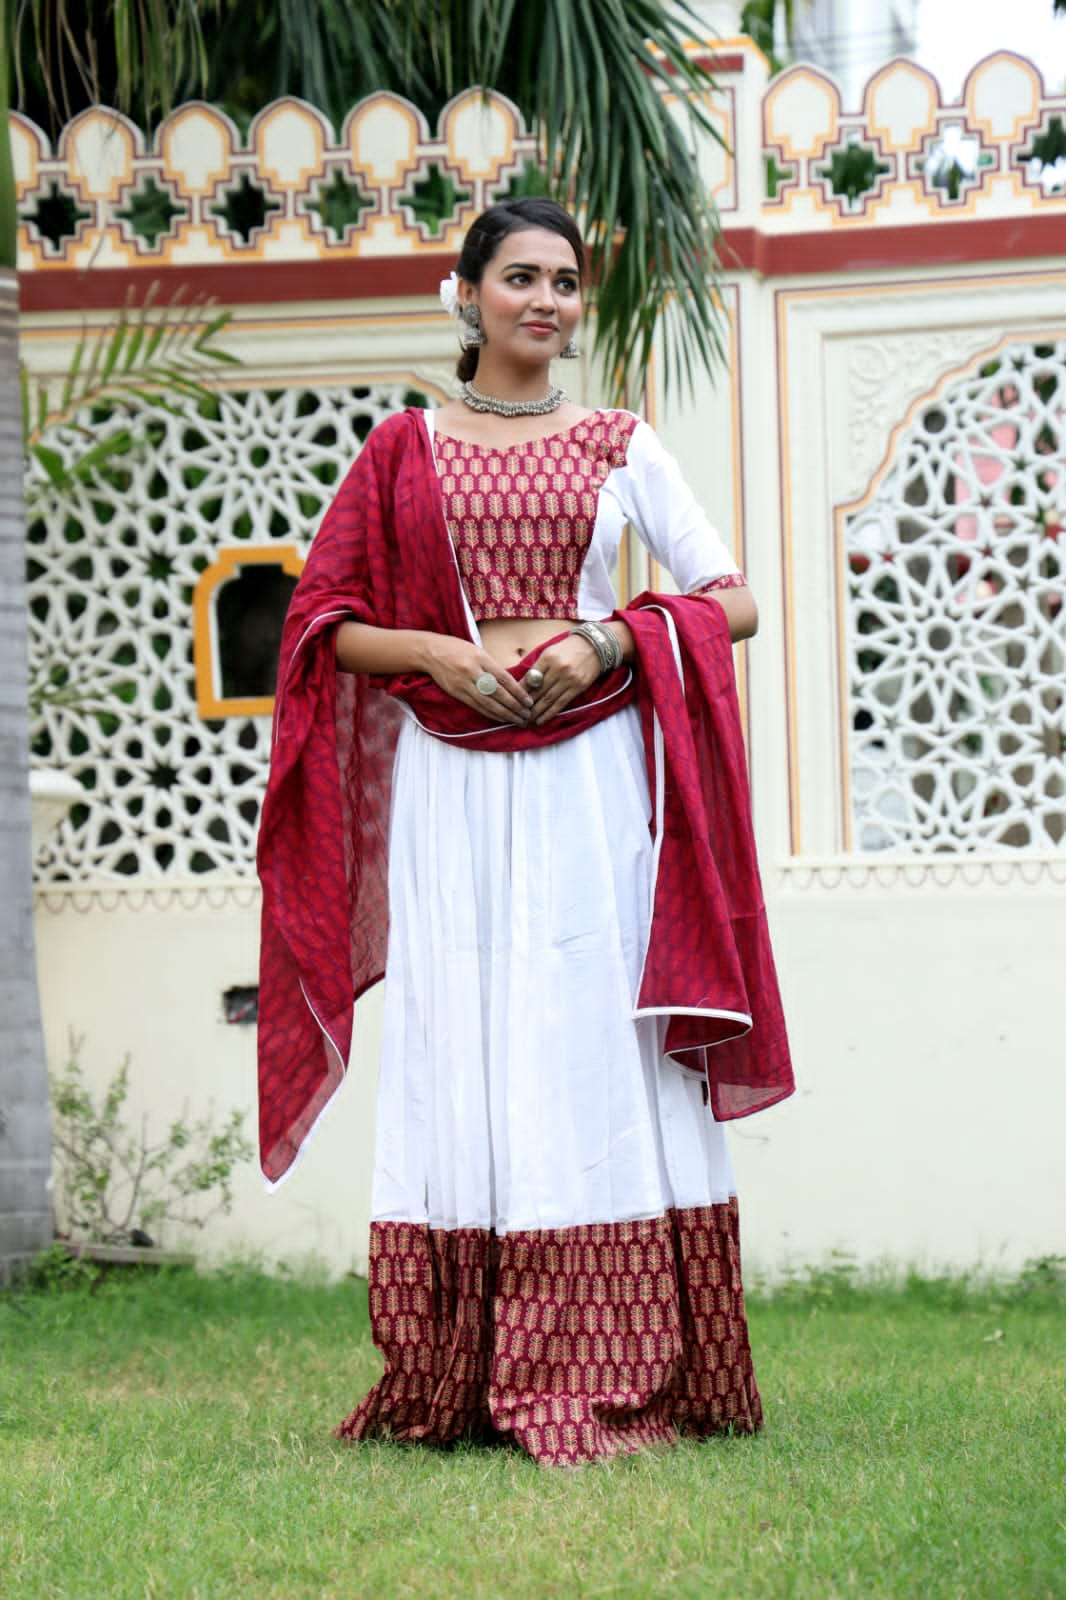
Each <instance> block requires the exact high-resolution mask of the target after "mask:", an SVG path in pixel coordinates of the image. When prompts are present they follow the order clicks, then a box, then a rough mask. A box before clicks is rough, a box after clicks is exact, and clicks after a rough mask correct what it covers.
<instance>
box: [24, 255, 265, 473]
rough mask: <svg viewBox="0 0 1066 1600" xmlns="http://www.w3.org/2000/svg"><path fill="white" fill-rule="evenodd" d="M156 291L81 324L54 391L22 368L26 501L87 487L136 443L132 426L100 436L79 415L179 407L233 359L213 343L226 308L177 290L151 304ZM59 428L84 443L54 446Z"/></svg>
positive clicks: (203, 391)
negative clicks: (32, 468) (32, 466)
mask: <svg viewBox="0 0 1066 1600" xmlns="http://www.w3.org/2000/svg"><path fill="white" fill-rule="evenodd" d="M156 288H157V285H155V284H153V285H151V287H150V288H149V290H148V292H147V294H146V295H145V297H144V300H143V301H142V303H141V304H140V305H139V306H135V305H133V304H132V302H127V304H126V306H125V307H124V308H123V310H122V311H121V312H120V313H119V316H118V319H117V321H116V322H114V323H113V324H111V325H109V326H107V327H102V328H86V329H85V331H84V332H83V334H82V336H81V339H80V340H79V341H78V344H77V345H76V347H75V350H74V354H73V357H72V358H71V363H70V367H69V369H68V371H67V373H66V376H65V378H64V380H63V383H62V387H61V388H60V390H59V393H58V395H57V394H56V393H55V390H54V385H52V384H51V383H49V381H48V380H47V379H46V378H42V377H40V376H37V375H36V374H33V373H30V372H28V371H27V369H26V368H25V367H23V369H22V401H23V403H22V417H23V446H24V449H25V453H26V456H27V458H28V459H30V460H33V461H35V462H36V463H37V465H38V467H39V468H40V469H41V475H38V476H36V477H33V478H31V479H30V480H29V481H28V483H27V490H26V493H27V501H28V502H29V503H33V502H34V501H36V500H39V499H40V498H41V497H42V495H44V494H49V493H51V494H63V493H67V492H69V491H70V490H71V489H73V488H75V487H77V486H84V485H87V484H90V483H91V482H92V480H93V479H94V477H96V476H97V474H98V473H99V472H100V470H101V468H102V467H104V466H105V465H106V464H107V463H109V462H110V461H112V460H113V459H114V458H115V457H116V456H120V455H126V454H128V453H129V451H131V450H132V449H134V448H135V446H136V443H137V433H136V431H135V429H134V428H133V426H132V425H131V426H128V427H124V426H119V427H117V428H114V429H112V430H111V431H110V432H108V433H105V434H103V435H101V434H100V433H99V430H98V429H95V428H93V427H92V426H90V424H89V423H88V422H87V421H85V420H83V418H84V417H85V415H86V413H89V412H91V411H92V410H93V409H94V408H95V407H99V406H102V405H112V406H116V405H117V406H120V407H122V408H123V409H124V410H125V411H127V412H129V411H134V412H143V411H145V410H146V409H148V408H155V409H162V410H170V411H179V410H180V409H181V407H182V405H183V404H185V403H188V402H189V401H197V400H203V399H207V398H209V397H210V395H211V388H210V379H211V376H212V374H213V372H214V371H215V370H216V369H217V367H218V366H219V365H221V364H229V363H233V362H235V360H236V357H234V356H232V355H231V354H230V353H229V352H228V351H226V350H223V349H221V348H220V347H219V346H218V344H217V342H216V341H217V339H218V335H219V334H220V333H221V332H222V331H223V330H224V329H225V327H226V326H227V324H228V322H229V320H230V314H229V312H226V311H216V310H215V309H214V306H215V302H214V301H213V300H208V299H205V298H203V297H195V298H193V299H190V300H188V301H186V300H185V299H184V297H183V295H182V293H181V291H180V290H179V291H178V293H177V294H176V295H174V297H173V298H172V299H171V300H170V302H169V303H167V304H164V305H162V306H160V307H158V308H157V307H156V305H155V298H156ZM63 429H66V430H68V431H69V432H70V433H73V434H75V435H80V436H81V439H82V441H83V447H82V448H81V449H78V450H75V451H74V452H73V454H72V453H71V451H70V449H69V448H67V449H60V448H58V433H59V431H60V430H63Z"/></svg>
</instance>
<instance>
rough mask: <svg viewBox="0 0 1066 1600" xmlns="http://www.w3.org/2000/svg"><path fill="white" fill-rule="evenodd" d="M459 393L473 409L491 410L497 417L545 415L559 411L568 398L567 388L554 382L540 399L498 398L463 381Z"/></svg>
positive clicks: (465, 403)
mask: <svg viewBox="0 0 1066 1600" xmlns="http://www.w3.org/2000/svg"><path fill="white" fill-rule="evenodd" d="M459 394H460V396H461V398H462V401H463V404H464V405H468V406H469V407H470V409H471V411H491V412H492V414H493V416H495V417H543V416H546V415H547V413H548V412H549V411H558V409H559V407H560V406H561V405H562V403H563V401H564V400H565V399H566V390H565V389H559V388H557V387H556V385H555V384H554V383H553V384H552V386H551V388H550V389H549V390H548V392H547V394H546V395H544V396H543V397H542V398H541V399H540V400H498V399H497V398H496V396H495V395H494V394H482V392H481V390H480V389H476V388H475V387H474V385H473V384H472V383H461V384H460V385H459Z"/></svg>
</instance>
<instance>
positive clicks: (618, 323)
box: [416, 0, 725, 396]
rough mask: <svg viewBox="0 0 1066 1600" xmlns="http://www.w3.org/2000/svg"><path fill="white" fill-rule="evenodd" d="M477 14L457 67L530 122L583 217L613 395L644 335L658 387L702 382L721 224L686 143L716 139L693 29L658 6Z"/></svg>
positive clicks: (630, 3)
mask: <svg viewBox="0 0 1066 1600" xmlns="http://www.w3.org/2000/svg"><path fill="white" fill-rule="evenodd" d="M416 3H417V0H416ZM482 9H483V12H484V13H485V14H486V16H485V23H486V25H485V27H484V32H483V34H482V40H483V41H484V43H483V44H482V45H481V58H480V60H476V61H472V62H470V63H466V64H464V65H467V66H468V67H469V68H474V69H477V68H480V71H479V72H478V73H477V77H476V80H475V81H481V82H488V83H492V84H494V85H495V86H496V87H499V88H502V89H503V90H504V92H505V93H508V94H509V95H510V96H511V97H512V98H513V99H514V100H515V101H516V103H517V104H518V105H519V106H520V107H521V108H522V109H523V110H524V111H525V112H526V114H527V115H529V116H531V117H532V119H533V121H534V123H535V125H536V126H537V128H538V129H539V131H540V134H541V138H542V140H543V143H544V146H545V149H546V151H547V152H548V154H549V159H550V162H551V169H552V170H551V177H552V181H553V184H554V187H555V191H556V193H557V194H558V195H559V197H560V198H561V199H563V200H564V201H565V202H566V203H568V204H569V205H571V206H572V207H573V208H574V209H575V210H576V211H578V212H579V213H580V214H581V215H582V216H583V217H584V218H585V219H586V225H587V227H588V230H589V233H590V239H591V244H592V253H593V277H594V280H595V282H596V284H597V285H598V287H597V289H596V295H595V300H596V313H597V317H596V342H597V350H598V352H599V354H600V356H601V358H602V360H603V363H604V367H605V370H606V372H607V374H608V378H609V381H610V382H611V383H612V386H613V388H614V390H615V392H616V394H617V395H618V396H623V395H625V394H627V393H628V394H632V393H633V392H634V390H635V389H636V388H639V385H640V384H641V382H642V381H643V377H644V374H645V372H646V370H647V367H648V362H649V360H650V358H651V352H652V348H653V344H654V343H655V341H656V335H657V330H660V332H661V348H662V352H663V363H664V381H665V383H666V384H667V386H668V387H670V388H673V387H676V386H677V385H680V386H681V387H682V388H685V387H687V386H690V385H691V383H692V382H693V380H694V378H695V376H696V373H697V371H698V369H699V368H703V369H705V370H706V371H708V372H710V373H714V372H715V371H716V369H717V368H718V366H719V365H720V362H721V359H722V353H723V347H724V324H725V317H724V312H723V310H722V304H721V299H720V297H719V295H718V294H717V292H716V290H717V284H718V280H719V267H718V260H717V254H716V243H717V240H718V238H719V234H720V225H719V221H718V215H717V210H716V208H715V205H714V202H713V199H712V197H711V196H710V195H709V194H708V193H707V192H706V190H705V187H704V184H703V182H702V180H701V177H700V173H699V169H698V165H697V161H696V157H695V153H694V145H695V140H696V139H697V138H701V139H706V138H712V139H715V140H717V141H718V142H721V140H720V134H719V132H718V129H717V126H716V125H715V123H714V122H713V121H712V119H711V118H710V116H709V115H708V112H707V106H706V96H707V94H708V93H709V91H710V89H711V88H712V87H713V80H712V78H711V76H710V74H709V73H708V72H707V71H706V69H705V68H703V67H702V66H700V65H698V64H697V63H696V62H695V61H694V60H693V59H692V58H691V56H689V55H688V54H687V53H686V51H685V46H684V40H685V36H686V33H687V34H692V33H698V31H699V27H700V24H699V21H698V18H696V17H695V15H694V14H693V13H692V12H691V11H689V9H688V8H687V6H684V5H682V4H675V5H668V6H664V5H662V4H659V3H657V0H580V3H576V0H575V3H571V0H545V3H544V4H543V6H542V7H541V8H534V7H531V6H516V5H515V4H514V0H496V4H495V5H493V4H492V3H491V0H482ZM490 12H495V16H494V18H493V19H492V22H493V23H494V25H491V24H489V22H488V15H487V14H488V13H490ZM671 99H672V100H673V106H672V105H671V104H670V100H671ZM668 308H669V315H666V314H665V313H666V312H667V310H668Z"/></svg>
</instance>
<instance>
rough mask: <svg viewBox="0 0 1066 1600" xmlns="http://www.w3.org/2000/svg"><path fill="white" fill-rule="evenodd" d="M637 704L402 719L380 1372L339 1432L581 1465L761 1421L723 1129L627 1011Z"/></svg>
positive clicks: (383, 1166)
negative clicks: (501, 719) (492, 1445)
mask: <svg viewBox="0 0 1066 1600" xmlns="http://www.w3.org/2000/svg"><path fill="white" fill-rule="evenodd" d="M650 816H651V802H650V796H649V791H648V781H647V774H646V768H645V761H644V751H643V744H642V739H641V730H640V719H639V713H638V711H637V709H636V707H629V708H627V709H625V710H623V711H621V712H618V713H616V714H615V715H614V716H612V717H610V718H608V719H607V720H606V721H604V722H601V723H599V724H597V725H596V726H595V727H594V728H592V729H591V730H589V731H588V732H586V733H583V734H580V735H578V736H577V737H575V738H573V739H570V740H566V741H564V742H563V743H560V744H557V745H552V746H549V747H547V748H545V749H542V750H536V751H525V752H518V753H512V754H506V753H485V752H479V751H471V750H467V749H464V748H462V744H461V742H457V743H448V742H445V741H443V740H440V739H437V738H435V737H433V736H432V735H429V734H427V733H426V732H424V731H423V730H422V729H421V728H420V727H419V726H418V725H417V724H416V723H415V722H414V721H413V720H408V721H407V722H406V723H405V725H404V727H403V730H402V732H401V735H400V740H399V746H398V749H397V754H396V766H395V775H394V784H393V802H392V820H391V830H390V847H389V910H390V928H389V947H388V961H387V969H386V978H385V1018H384V1035H383V1046H382V1062H381V1071H380V1079H379V1088H378V1110H377V1136H376V1155H375V1172H374V1190H373V1222H372V1227H371V1267H370V1283H371V1316H372V1322H373V1327H374V1336H375V1342H376V1343H377V1344H378V1345H379V1347H380V1348H381V1349H382V1351H383V1353H384V1355H385V1361H386V1370H385V1374H384V1376H383V1378H382V1380H381V1381H380V1383H378V1384H377V1385H376V1386H375V1388H374V1389H373V1390H372V1391H371V1393H370V1395H368V1396H367V1398H366V1399H365V1400H364V1401H363V1403H362V1404H361V1405H360V1407H359V1408H358V1409H357V1410H356V1411H355V1413H353V1415H352V1416H351V1417H350V1418H349V1419H348V1420H347V1422H346V1423H344V1424H342V1426H341V1428H340V1430H338V1431H339V1432H340V1433H341V1434H342V1435H343V1436H346V1437H350V1438H361V1437H366V1436H368V1435H371V1434H375V1435H388V1436H392V1437H396V1438H403V1439H419V1440H423V1441H426V1442H437V1443H444V1442H447V1441H449V1440H450V1439H453V1438H457V1437H460V1436H462V1435H464V1434H468V1435H474V1436H478V1435H495V1436H499V1435H503V1436H507V1437H510V1438H513V1439H515V1440H516V1441H517V1442H518V1443H520V1444H521V1445H522V1446H524V1447H525V1448H526V1449H527V1450H529V1452H530V1453H531V1454H532V1455H534V1457H536V1458H537V1459H538V1460H542V1461H547V1462H576V1461H580V1460H586V1459H591V1458H595V1457H598V1456H604V1455H610V1454H614V1453H617V1452H618V1451H631V1450H634V1449H639V1448H641V1447H643V1446H644V1445H647V1444H654V1443H668V1442H671V1441H672V1440H674V1439H675V1438H676V1437H677V1434H678V1432H679V1431H681V1432H694V1433H708V1432H713V1431H719V1430H720V1429H722V1428H727V1427H734V1428H736V1429H738V1430H739V1431H751V1430H752V1429H754V1428H755V1427H756V1426H758V1423H759V1421H760V1411H759V1400H758V1393H757V1391H756V1388H755V1384H754V1379H753V1376H752V1372H751V1359H750V1352H749V1349H748V1343H747V1332H746V1325H745V1321H744V1310H743V1296H742V1291H741V1286H740V1268H739V1252H738V1247H737V1237H736V1204H735V1197H734V1186H733V1177H732V1169H731V1166H730V1161H729V1154H728V1150H727V1147H726V1142H725V1134H724V1130H723V1128H722V1127H721V1126H720V1125H718V1124H717V1123H715V1121H714V1119H713V1117H712V1115H711V1112H710V1109H709V1107H708V1106H707V1105H706V1103H705V1095H704V1092H703V1086H702V1083H701V1081H700V1080H699V1079H698V1078H696V1077H695V1076H693V1075H692V1074H689V1073H686V1072H684V1071H682V1070H681V1069H680V1068H678V1067H677V1066H675V1065H674V1064H673V1063H672V1062H670V1061H669V1060H667V1059H666V1058H665V1057H664V1056H663V1054H662V1029H663V1021H662V1019H659V1018H655V1017H651V1018H645V1019H640V1020H634V1017H633V1008H634V1004H635V1000H636V995H637V992H638V989H639V983H640V973H641V963H642V959H643V953H644V948H645V942H646V938H647V933H648V925H649V918H650V907H651V888H652V870H653V847H652V838H651V834H650V831H649V820H650Z"/></svg>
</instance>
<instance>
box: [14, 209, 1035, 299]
mask: <svg viewBox="0 0 1066 1600" xmlns="http://www.w3.org/2000/svg"><path fill="white" fill-rule="evenodd" d="M721 254H722V264H723V266H724V267H725V268H726V270H727V271H747V272H759V273H761V274H762V275H763V276H764V277H767V278H785V277H807V276H809V275H811V274H813V273H817V272H868V271H873V270H877V269H886V268H887V269H890V270H897V269H899V268H900V267H931V266H948V265H962V264H965V263H968V262H978V261H1024V260H1026V259H1029V260H1032V259H1033V258H1039V257H1048V256H1063V255H1066V217H1064V216H1063V215H1062V214H1061V213H1060V214H1059V215H1058V216H1047V215H1045V216H1035V217H1017V218H1013V219H1010V218H1005V219H999V218H996V219H990V220H987V221H974V220H964V219H959V220H957V221H955V220H950V219H944V220H942V221H937V222H923V223H914V224H910V225H908V226H905V227H876V226H874V227H868V228H855V229H851V228H838V229H834V230H833V231H832V232H830V231H825V232H811V233H794V234H765V233H762V232H760V231H759V229H757V228H726V229H725V231H724V233H723V238H722V252H721ZM454 265H455V257H454V254H453V253H452V252H450V251H449V252H448V253H447V254H445V253H443V252H442V253H439V254H438V253H434V254H427V255H418V256H370V257H364V258H363V259H362V260H358V259H354V258H349V259H346V260H338V261H246V262H245V261H233V262H225V263H220V264H217V265H212V266H195V265H193V266H187V267H186V266H182V267H170V266H152V265H151V263H150V262H148V261H145V263H144V264H143V266H138V267H99V268H93V269H91V270H90V271H88V272H85V271H80V270H77V271H75V270H73V269H70V268H65V267H54V268H50V269H46V270H43V271H37V272H32V271H31V272H23V273H20V275H19V294H20V302H21V307H22V310H23V311H30V312H32V311H102V310H108V309H111V308H113V307H115V306H121V305H123V304H124V303H125V301H126V299H127V296H128V295H129V294H130V293H131V291H132V293H133V296H134V298H135V299H136V300H137V301H138V302H139V301H140V299H141V297H142V295H143V291H144V288H145V286H146V285H147V284H149V283H151V282H153V281H156V282H158V284H159V290H160V292H159V298H160V299H161V300H165V299H167V298H168V297H169V295H170V294H172V293H173V292H174V291H175V290H176V289H178V288H179V287H180V286H184V288H185V289H186V291H187V292H189V293H197V294H203V295H211V296H213V297H214V298H215V299H216V300H219V301H221V302H223V303H224V304H225V305H230V306H234V305H272V304H282V305H284V304H293V303H302V304H306V303H307V301H309V300H374V299H391V298H399V299H406V298H410V297H413V296H416V295H426V296H433V295H435V294H436V292H437V286H438V284H439V283H440V280H441V278H442V277H443V276H445V275H446V274H447V273H448V272H450V271H451V269H452V267H453V266H454Z"/></svg>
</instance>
